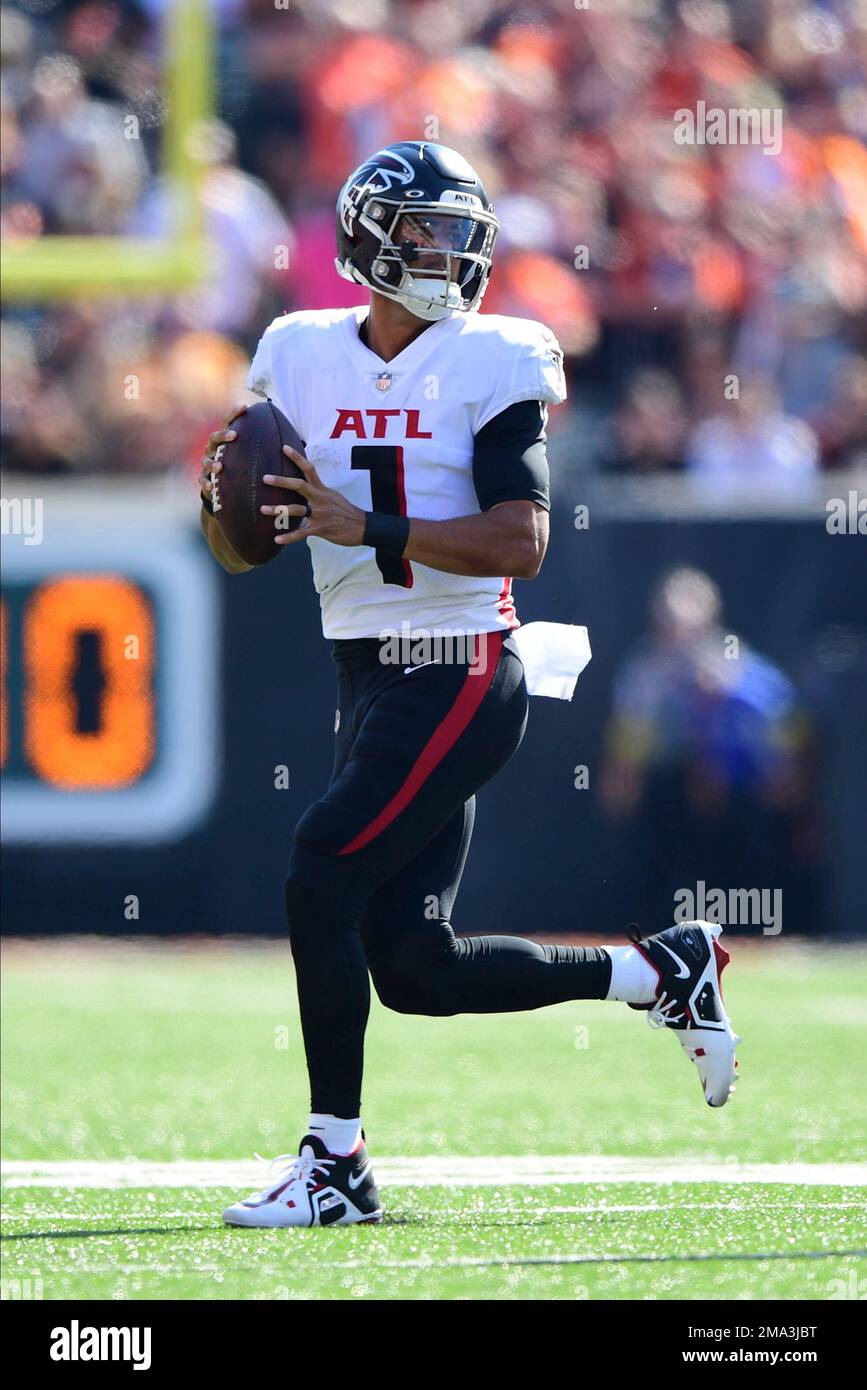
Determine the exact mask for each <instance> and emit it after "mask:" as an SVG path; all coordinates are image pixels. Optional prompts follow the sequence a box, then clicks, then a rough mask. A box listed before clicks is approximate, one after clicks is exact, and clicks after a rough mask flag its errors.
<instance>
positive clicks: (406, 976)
mask: <svg viewBox="0 0 867 1390" xmlns="http://www.w3.org/2000/svg"><path fill="white" fill-rule="evenodd" d="M473 642H474V644H475V649H474V650H471V651H470V652H469V653H468V654H467V655H468V657H469V659H468V660H464V661H458V662H455V663H451V664H450V663H446V662H436V663H431V664H420V665H417V666H415V667H414V669H413V670H412V671H410V672H409V673H408V674H407V672H406V671H405V667H404V665H403V663H402V662H401V663H400V664H383V663H382V661H381V660H380V650H381V644H380V642H379V640H378V639H376V638H364V639H360V640H357V641H343V642H336V643H334V660H335V664H336V666H337V687H338V710H339V714H338V720H339V725H338V730H337V736H336V737H337V746H336V750H335V761H334V770H333V774H332V780H331V784H330V786H329V788H328V790H327V791H326V793H325V795H324V796H323V797H322V798H321V800H319V801H317V802H315V804H314V805H313V806H311V807H310V808H309V810H307V811H306V812H305V814H304V816H303V817H302V818H301V821H300V822H299V824H298V828H297V830H296V834H295V841H294V844H293V849H292V855H291V860H290V868H289V877H288V880H287V884H286V907H287V913H288V919H289V932H290V938H291V942H292V954H293V959H294V963H295V970H296V976H297V984H298V998H299V1003H300V1009H301V1024H302V1029H303V1034H304V1046H305V1051H306V1056H307V1066H308V1070H309V1073H310V1086H311V1101H310V1104H311V1109H312V1110H314V1111H317V1112H321V1113H325V1114H334V1115H340V1116H344V1117H346V1118H352V1117H354V1116H356V1115H358V1114H359V1113H360V1105H361V1078H362V1065H363V1050H364V1031H365V1027H366V1024H367V1016H368V1011H369V1007H370V989H369V981H368V971H369V972H370V976H371V977H372V979H373V983H374V985H375V987H376V991H377V994H378V995H379V998H380V1000H381V1001H382V1003H383V1004H385V1005H387V1006H388V1007H389V1008H391V1009H395V1010H397V1011H398V1012H400V1013H413V1014H430V1015H449V1014H458V1013H501V1012H503V1013H505V1012H513V1011H517V1010H523V1009H537V1008H540V1007H542V1006H543V1005H546V1004H557V1003H561V1002H563V1001H564V1000H567V999H601V998H604V997H605V994H606V993H607V990H608V985H609V980H610V972H611V964H610V959H609V957H608V955H607V953H606V952H605V951H603V950H601V949H596V948H593V947H581V946H542V945H540V944H538V943H537V942H533V941H523V940H520V939H518V938H516V937H513V936H463V937H461V936H455V934H454V932H453V931H452V928H451V925H450V921H451V913H452V908H453V906H454V901H455V897H456V895H457V891H458V886H459V884H460V880H461V874H462V872H463V868H464V863H465V861H466V857H467V850H468V848H469V843H470V837H471V835H472V829H473V816H474V811H475V801H474V793H475V792H476V791H478V789H479V788H480V787H482V786H483V785H484V784H485V782H487V781H488V780H489V779H490V778H491V777H493V776H494V774H495V773H496V772H498V771H499V769H500V768H501V767H503V766H504V765H505V764H506V763H507V762H508V761H509V759H510V758H511V756H512V754H513V753H514V752H515V750H516V748H517V747H518V745H519V744H520V742H521V739H522V737H523V734H524V728H525V726H526V722H527V691H526V686H525V684H524V675H523V667H522V665H521V661H520V658H519V656H518V654H517V651H516V649H515V646H514V642H513V641H512V640H511V639H510V638H509V637H508V635H507V634H505V633H503V632H492V633H486V634H483V635H482V636H479V637H477V638H475V639H470V643H471V644H472V643H473ZM508 853H509V847H508V846H504V847H503V854H504V863H505V862H506V860H505V857H506V856H507V855H508ZM498 868H499V866H492V872H496V871H497V869H498Z"/></svg>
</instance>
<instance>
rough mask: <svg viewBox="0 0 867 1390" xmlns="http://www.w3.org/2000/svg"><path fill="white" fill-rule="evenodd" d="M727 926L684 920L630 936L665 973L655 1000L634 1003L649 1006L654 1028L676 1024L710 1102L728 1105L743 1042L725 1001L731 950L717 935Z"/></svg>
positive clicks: (660, 980)
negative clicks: (723, 982)
mask: <svg viewBox="0 0 867 1390" xmlns="http://www.w3.org/2000/svg"><path fill="white" fill-rule="evenodd" d="M721 931H722V927H720V926H718V925H717V924H716V923H711V922H683V923H681V924H680V925H679V926H676V927H669V928H668V930H667V931H662V932H657V934H656V935H655V936H646V937H643V938H640V937H639V935H638V932H637V931H631V932H630V933H629V939H630V941H632V942H633V944H634V945H635V948H636V950H638V951H640V952H641V954H642V955H643V956H644V958H645V960H647V961H649V963H650V964H651V965H652V966H653V968H654V969H655V971H656V973H657V975H658V976H659V986H658V990H657V996H656V999H655V1001H654V1002H653V1003H652V1004H631V1005H630V1008H633V1009H647V1011H648V1013H647V1021H648V1023H649V1024H650V1025H651V1027H654V1028H673V1029H674V1031H675V1032H676V1033H677V1036H678V1038H679V1039H680V1042H681V1046H682V1047H683V1050H684V1052H685V1053H686V1055H687V1057H689V1059H690V1061H691V1062H694V1063H695V1065H696V1067H697V1068H698V1074H699V1077H700V1078H701V1086H702V1090H703V1091H704V1098H705V1100H706V1101H707V1103H708V1105H712V1106H720V1105H725V1103H726V1101H727V1100H728V1098H729V1096H730V1095H731V1094H732V1092H733V1090H734V1084H735V1081H736V1080H737V1072H738V1062H737V1058H736V1056H735V1048H736V1047H737V1045H738V1043H739V1042H740V1041H741V1040H740V1038H739V1037H738V1036H737V1034H736V1033H735V1032H734V1031H733V1030H732V1026H731V1022H730V1020H729V1017H728V1015H727V1013H726V1011H725V1006H724V1004H723V996H722V987H721V985H720V976H721V975H722V972H723V970H724V969H725V967H726V966H727V965H728V963H729V953H728V951H726V950H725V948H724V947H723V946H721V945H720V944H719V941H718V940H717V938H718V937H719V935H720V932H721Z"/></svg>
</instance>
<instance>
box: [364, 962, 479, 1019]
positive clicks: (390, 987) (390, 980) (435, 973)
mask: <svg viewBox="0 0 867 1390" xmlns="http://www.w3.org/2000/svg"><path fill="white" fill-rule="evenodd" d="M447 962H448V956H447V955H446V954H445V953H444V952H443V951H442V949H441V948H440V947H439V946H437V947H436V948H434V949H431V947H430V946H428V947H427V948H426V949H425V948H419V947H418V946H417V945H415V946H414V947H413V948H411V949H409V950H407V948H406V947H405V946H403V947H401V946H397V947H395V948H394V950H392V951H390V952H389V953H388V954H386V955H384V956H381V957H380V958H379V959H378V960H377V961H376V962H368V965H369V968H370V975H371V979H372V980H373V987H374V989H375V990H376V993H377V995H378V997H379V1000H380V1003H382V1004H384V1005H385V1007H386V1008H387V1009H392V1010H393V1011H394V1012H395V1013H398V1014H425V1015H427V1016H428V1017H430V1018H448V1017H450V1016H451V1015H453V1014H455V1013H457V1012H458V1010H457V1009H456V1008H455V1006H454V999H453V995H452V990H451V988H450V971H449V968H448V963H447Z"/></svg>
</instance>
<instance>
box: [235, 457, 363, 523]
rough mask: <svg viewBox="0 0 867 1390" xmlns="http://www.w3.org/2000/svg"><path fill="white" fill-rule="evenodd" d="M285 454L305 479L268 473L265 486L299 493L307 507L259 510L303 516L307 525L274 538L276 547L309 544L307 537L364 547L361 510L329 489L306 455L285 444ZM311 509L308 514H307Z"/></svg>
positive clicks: (281, 507)
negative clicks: (268, 484)
mask: <svg viewBox="0 0 867 1390" xmlns="http://www.w3.org/2000/svg"><path fill="white" fill-rule="evenodd" d="M283 453H284V454H285V455H286V457H287V458H290V459H291V460H292V462H293V463H295V464H297V465H298V467H299V468H300V469H301V472H302V473H303V474H304V477H303V478H283V477H277V476H275V475H274V474H273V473H266V474H265V476H264V477H263V479H262V481H263V483H270V484H271V485H272V486H273V487H282V488H285V489H286V491H287V492H298V493H300V494H301V496H302V497H304V498H305V499H306V501H307V507H306V508H305V507H302V506H299V505H298V504H297V503H286V505H285V506H278V507H269V506H263V507H260V509H259V510H260V511H261V512H263V513H264V514H265V516H277V515H279V514H281V513H282V514H283V515H285V516H302V517H304V518H305V519H304V521H302V523H301V525H300V526H299V527H298V530H297V531H287V532H285V533H284V534H283V535H281V536H277V537H276V538H275V540H276V544H277V545H292V543H293V542H294V541H306V539H307V537H308V536H321V537H322V538H323V540H326V541H331V542H332V544H333V545H361V544H362V543H363V541H364V521H365V514H364V512H363V511H362V510H361V508H360V507H356V506H353V504H352V503H351V502H347V500H346V498H345V497H344V496H343V493H342V492H337V491H336V490H335V489H334V488H333V487H326V486H325V484H324V483H323V481H322V479H321V478H320V476H319V474H318V473H317V472H316V466H315V464H312V463H310V462H309V461H308V460H307V459H306V458H305V457H304V455H303V454H299V453H297V452H296V450H295V449H292V448H290V446H289V445H288V444H284V446H283ZM307 508H309V512H308V510H307Z"/></svg>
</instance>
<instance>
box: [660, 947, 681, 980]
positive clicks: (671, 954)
mask: <svg viewBox="0 0 867 1390" xmlns="http://www.w3.org/2000/svg"><path fill="white" fill-rule="evenodd" d="M656 944H657V946H661V947H662V949H663V951H668V954H669V955H670V956H671V959H672V960H673V961H674V962H675V964H676V965H677V966H678V967H679V969H678V971H677V975H676V979H678V980H688V979H689V967H688V966H686V965H684V963H683V961H682V960H681V958H680V956H676V955H675V954H674V951H672V950H671V948H670V947H668V946H666V944H665V942H664V941H657V943H656Z"/></svg>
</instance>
